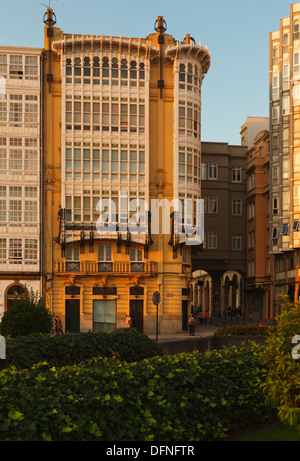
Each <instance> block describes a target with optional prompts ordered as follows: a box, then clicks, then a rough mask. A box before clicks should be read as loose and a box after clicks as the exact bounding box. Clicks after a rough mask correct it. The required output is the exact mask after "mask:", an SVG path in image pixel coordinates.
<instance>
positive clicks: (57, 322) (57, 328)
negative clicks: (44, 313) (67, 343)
mask: <svg viewBox="0 0 300 461" xmlns="http://www.w3.org/2000/svg"><path fill="white" fill-rule="evenodd" d="M54 333H55V335H56V336H58V335H63V329H62V323H61V320H60V318H59V316H58V315H56V316H55V317H54Z"/></svg>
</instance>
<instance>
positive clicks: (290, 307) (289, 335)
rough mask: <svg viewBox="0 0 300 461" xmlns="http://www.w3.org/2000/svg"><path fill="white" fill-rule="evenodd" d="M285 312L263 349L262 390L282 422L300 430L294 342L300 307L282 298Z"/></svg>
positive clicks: (299, 324) (298, 368)
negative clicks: (263, 372) (263, 373)
mask: <svg viewBox="0 0 300 461" xmlns="http://www.w3.org/2000/svg"><path fill="white" fill-rule="evenodd" d="M281 308H282V310H281V314H280V315H279V316H278V317H277V322H278V324H277V328H276V333H275V334H271V335H269V336H268V338H267V340H266V345H265V347H264V348H263V349H262V356H263V358H264V360H265V363H266V370H267V371H266V376H265V379H264V381H263V383H262V388H263V390H264V392H265V394H266V396H267V399H268V402H270V403H272V404H276V405H277V406H278V408H279V413H278V415H279V418H280V419H281V421H283V422H287V423H289V424H291V425H297V426H299V429H300V358H299V359H298V360H296V359H295V358H294V357H293V355H292V351H293V348H294V347H295V345H294V344H293V343H292V339H293V337H295V336H298V335H300V303H299V302H297V303H290V302H289V298H288V297H287V296H282V300H281Z"/></svg>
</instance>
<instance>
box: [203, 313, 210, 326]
mask: <svg viewBox="0 0 300 461" xmlns="http://www.w3.org/2000/svg"><path fill="white" fill-rule="evenodd" d="M208 317H209V314H208V312H207V310H206V311H205V313H204V324H205V325H207V322H208Z"/></svg>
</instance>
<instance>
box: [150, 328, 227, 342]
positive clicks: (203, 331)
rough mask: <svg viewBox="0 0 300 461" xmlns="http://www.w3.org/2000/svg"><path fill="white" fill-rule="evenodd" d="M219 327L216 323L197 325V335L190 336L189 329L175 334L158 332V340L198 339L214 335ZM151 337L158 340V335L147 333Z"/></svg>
mask: <svg viewBox="0 0 300 461" xmlns="http://www.w3.org/2000/svg"><path fill="white" fill-rule="evenodd" d="M217 329H218V327H217V326H216V325H206V326H202V325H201V326H200V325H197V326H196V331H195V336H190V332H189V330H187V331H182V332H180V333H177V334H176V333H173V334H169V335H168V334H162V335H160V334H159V333H158V342H159V343H166V342H169V341H188V340H189V339H191V340H192V339H196V338H206V337H207V336H213V335H214V333H215V331H216V330H217ZM147 336H148V337H149V338H151V339H154V340H156V335H155V334H154V335H153V334H152V335H147Z"/></svg>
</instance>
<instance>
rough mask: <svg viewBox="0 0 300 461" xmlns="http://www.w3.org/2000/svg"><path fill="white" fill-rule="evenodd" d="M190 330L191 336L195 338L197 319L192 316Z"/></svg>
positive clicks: (189, 324)
mask: <svg viewBox="0 0 300 461" xmlns="http://www.w3.org/2000/svg"><path fill="white" fill-rule="evenodd" d="M188 326H189V330H190V336H195V329H196V319H195V317H194V316H193V315H191V317H190V319H189V323H188Z"/></svg>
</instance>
